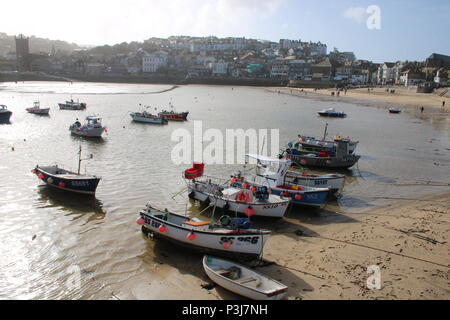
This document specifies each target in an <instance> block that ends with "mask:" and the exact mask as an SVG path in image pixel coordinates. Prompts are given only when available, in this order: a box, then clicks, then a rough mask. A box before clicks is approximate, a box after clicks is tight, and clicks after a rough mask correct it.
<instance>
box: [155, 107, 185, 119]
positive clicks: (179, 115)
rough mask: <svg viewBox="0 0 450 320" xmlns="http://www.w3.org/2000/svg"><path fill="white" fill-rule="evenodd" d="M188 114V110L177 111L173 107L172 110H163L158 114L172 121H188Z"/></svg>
mask: <svg viewBox="0 0 450 320" xmlns="http://www.w3.org/2000/svg"><path fill="white" fill-rule="evenodd" d="M171 106H172V105H171ZM172 108H173V106H172ZM188 115H189V112H188V111H186V112H176V111H174V110H173V109H172V110H170V111H168V110H163V111H161V112H159V113H158V116H160V117H164V118H165V119H167V120H170V121H186V120H187V117H188Z"/></svg>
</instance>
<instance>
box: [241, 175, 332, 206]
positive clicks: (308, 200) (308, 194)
mask: <svg viewBox="0 0 450 320" xmlns="http://www.w3.org/2000/svg"><path fill="white" fill-rule="evenodd" d="M245 183H246V184H247V189H250V188H251V187H252V186H254V187H262V186H263V185H260V184H257V183H253V182H251V181H246V182H245ZM233 185H236V186H239V187H240V186H242V182H236V183H234V184H233ZM270 190H272V194H273V195H277V196H280V197H282V198H283V199H287V200H290V202H291V203H293V204H296V205H301V206H306V207H314V208H321V207H323V206H324V205H325V204H326V201H327V197H328V194H329V189H325V188H322V189H320V190H317V191H305V190H290V189H284V188H278V187H270ZM283 193H287V195H283V196H281V194H283ZM296 195H300V197H301V199H296V197H295V196H296Z"/></svg>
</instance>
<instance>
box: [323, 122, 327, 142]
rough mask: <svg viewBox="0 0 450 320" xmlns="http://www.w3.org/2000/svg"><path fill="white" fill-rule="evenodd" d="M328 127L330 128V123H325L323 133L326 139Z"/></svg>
mask: <svg viewBox="0 0 450 320" xmlns="http://www.w3.org/2000/svg"><path fill="white" fill-rule="evenodd" d="M327 129H328V123H326V124H325V131H324V133H323V140H324V141H325V138H326V137H327Z"/></svg>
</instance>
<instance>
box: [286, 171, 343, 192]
mask: <svg viewBox="0 0 450 320" xmlns="http://www.w3.org/2000/svg"><path fill="white" fill-rule="evenodd" d="M289 175H290V176H295V179H296V180H297V183H296V185H299V186H306V187H312V188H328V189H330V193H331V194H335V193H337V192H338V191H339V190H341V189H342V188H343V187H344V182H345V176H344V175H336V174H331V175H323V176H317V177H315V176H308V175H307V176H303V175H301V174H297V173H294V172H289Z"/></svg>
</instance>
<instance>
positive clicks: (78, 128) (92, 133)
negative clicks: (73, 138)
mask: <svg viewBox="0 0 450 320" xmlns="http://www.w3.org/2000/svg"><path fill="white" fill-rule="evenodd" d="M69 131H70V132H71V133H72V134H74V135H77V136H82V137H90V138H100V137H101V136H102V133H103V131H107V129H106V127H104V126H103V125H102V123H101V118H100V117H98V116H88V117H86V122H85V124H83V125H82V124H81V123H80V121H78V119H77V120H76V121H75V122H74V123H73V124H72V125H71V126H70V127H69Z"/></svg>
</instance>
